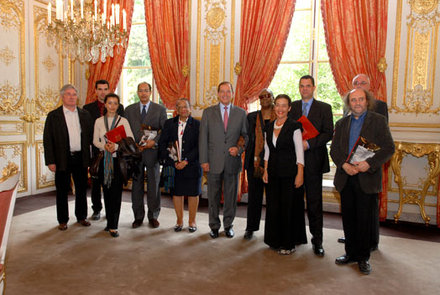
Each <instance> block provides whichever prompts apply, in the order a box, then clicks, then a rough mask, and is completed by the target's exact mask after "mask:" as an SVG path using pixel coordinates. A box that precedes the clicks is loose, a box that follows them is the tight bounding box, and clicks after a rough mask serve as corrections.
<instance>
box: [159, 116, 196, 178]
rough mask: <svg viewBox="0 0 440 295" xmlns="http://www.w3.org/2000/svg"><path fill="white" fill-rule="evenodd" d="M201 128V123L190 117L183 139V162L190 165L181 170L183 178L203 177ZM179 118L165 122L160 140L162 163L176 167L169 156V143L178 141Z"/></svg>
mask: <svg viewBox="0 0 440 295" xmlns="http://www.w3.org/2000/svg"><path fill="white" fill-rule="evenodd" d="M199 128H200V122H199V121H198V120H196V119H194V118H193V117H191V116H190V117H188V119H187V121H186V126H185V131H184V132H183V137H182V160H186V161H188V165H186V166H185V168H184V169H182V170H181V172H182V176H183V177H196V176H200V175H201V170H200V163H199ZM178 130H179V116H176V117H174V118H171V119H168V120H166V121H165V124H164V127H163V131H162V134H161V136H160V140H159V154H160V160H161V163H162V164H164V165H168V166H173V167H174V162H173V160H172V159H171V158H170V157H169V156H168V155H169V152H168V150H167V148H168V145H169V143H174V142H175V141H178V140H179V138H178V134H177V133H178Z"/></svg>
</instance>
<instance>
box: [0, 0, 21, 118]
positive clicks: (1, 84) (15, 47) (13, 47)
mask: <svg viewBox="0 0 440 295" xmlns="http://www.w3.org/2000/svg"><path fill="white" fill-rule="evenodd" d="M0 39H1V40H2V42H1V43H0V67H1V68H2V71H0V115H12V116H13V115H20V114H22V113H23V102H24V99H25V97H26V81H25V21H24V3H23V1H12V0H0Z"/></svg>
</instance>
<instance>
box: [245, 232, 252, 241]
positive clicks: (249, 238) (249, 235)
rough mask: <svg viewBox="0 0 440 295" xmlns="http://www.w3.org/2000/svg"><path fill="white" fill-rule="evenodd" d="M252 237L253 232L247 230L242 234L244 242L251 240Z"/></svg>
mask: <svg viewBox="0 0 440 295" xmlns="http://www.w3.org/2000/svg"><path fill="white" fill-rule="evenodd" d="M253 236H254V232H253V231H251V230H247V231H245V232H244V237H243V238H244V239H245V240H248V241H249V240H251V239H252V237H253Z"/></svg>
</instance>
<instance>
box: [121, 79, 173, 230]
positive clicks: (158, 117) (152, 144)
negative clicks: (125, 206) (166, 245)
mask: <svg viewBox="0 0 440 295" xmlns="http://www.w3.org/2000/svg"><path fill="white" fill-rule="evenodd" d="M137 94H138V97H139V102H136V103H134V104H131V105H129V106H128V107H127V108H126V110H125V117H126V118H127V120H128V122H129V123H130V127H131V130H132V131H133V134H134V139H135V141H136V142H138V143H140V144H141V145H142V147H141V149H142V161H141V162H140V163H139V164H138V167H139V172H140V173H138V174H137V175H134V176H133V186H132V190H131V201H132V208H133V213H134V221H133V224H132V227H133V228H137V227H139V226H141V225H142V223H143V222H144V217H145V208H144V178H145V176H144V173H145V169H146V170H147V206H148V214H147V216H148V222H149V224H150V225H151V226H152V227H153V228H157V227H159V221H158V220H157V219H158V217H159V213H160V190H159V180H160V171H159V158H158V149H157V143H158V142H159V138H160V130H161V129H162V128H163V125H164V123H165V121H166V119H167V113H166V109H165V108H164V107H163V106H161V105H159V104H157V103H154V102H152V101H150V96H151V85H150V84H148V83H147V82H142V83H140V84H139V85H138V88H137ZM143 128H148V129H151V130H156V131H158V135H157V136H156V137H155V138H154V139H148V140H145V139H143V135H144V131H143Z"/></svg>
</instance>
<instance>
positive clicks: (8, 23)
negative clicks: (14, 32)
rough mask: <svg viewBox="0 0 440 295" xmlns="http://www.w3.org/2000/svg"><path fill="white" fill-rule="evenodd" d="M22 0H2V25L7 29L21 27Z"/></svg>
mask: <svg viewBox="0 0 440 295" xmlns="http://www.w3.org/2000/svg"><path fill="white" fill-rule="evenodd" d="M22 7H23V1H22V0H18V1H16V0H0V26H3V27H5V28H6V29H7V30H10V29H13V28H19V27H20V18H21V14H22Z"/></svg>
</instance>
